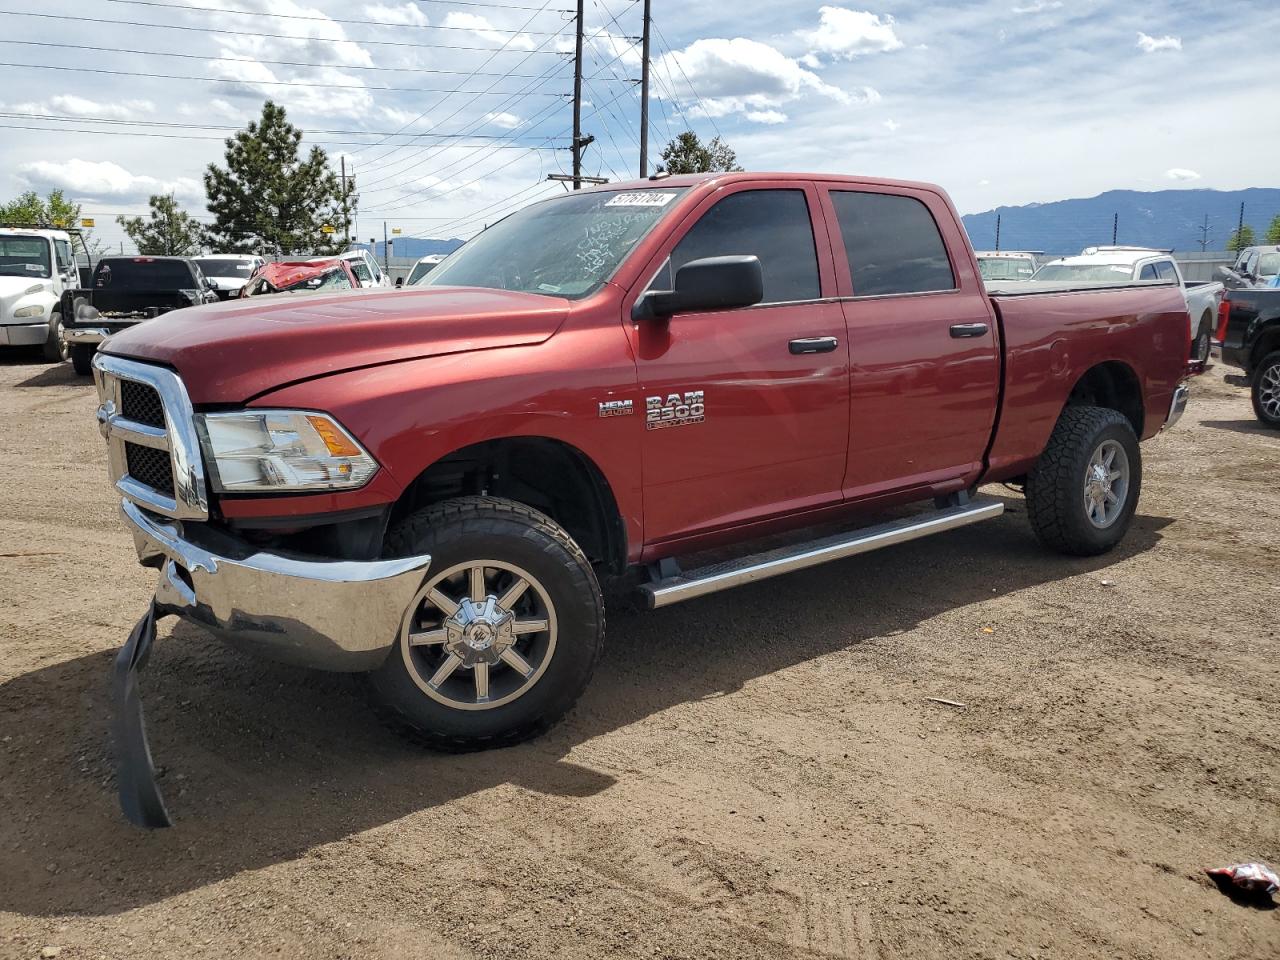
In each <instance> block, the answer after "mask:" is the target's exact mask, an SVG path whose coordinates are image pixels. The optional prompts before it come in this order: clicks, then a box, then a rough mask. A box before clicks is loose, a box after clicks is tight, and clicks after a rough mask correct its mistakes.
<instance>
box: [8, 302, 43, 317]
mask: <svg viewBox="0 0 1280 960" xmlns="http://www.w3.org/2000/svg"><path fill="white" fill-rule="evenodd" d="M13 316H14V319H15V320H21V319H22V318H23V317H43V316H44V307H42V306H41V305H40V304H38V303H37V304H33V305H32V306H29V307H19V308H18V309H17V310H15V311H13Z"/></svg>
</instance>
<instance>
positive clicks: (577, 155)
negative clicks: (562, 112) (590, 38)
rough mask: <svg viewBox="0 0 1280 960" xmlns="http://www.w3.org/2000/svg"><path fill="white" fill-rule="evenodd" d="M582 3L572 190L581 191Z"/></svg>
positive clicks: (576, 59)
mask: <svg viewBox="0 0 1280 960" xmlns="http://www.w3.org/2000/svg"><path fill="white" fill-rule="evenodd" d="M582 2H583V0H578V18H577V22H576V24H575V27H576V29H575V30H574V33H575V34H576V39H575V41H574V44H575V45H574V54H573V189H575V190H581V189H582V148H583V146H584V144H583V142H582Z"/></svg>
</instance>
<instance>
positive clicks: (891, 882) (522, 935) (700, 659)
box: [0, 357, 1280, 960]
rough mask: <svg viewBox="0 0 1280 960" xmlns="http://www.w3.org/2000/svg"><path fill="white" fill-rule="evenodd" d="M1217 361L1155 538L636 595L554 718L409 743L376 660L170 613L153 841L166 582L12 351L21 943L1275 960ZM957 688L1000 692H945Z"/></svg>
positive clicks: (183, 951) (869, 560)
mask: <svg viewBox="0 0 1280 960" xmlns="http://www.w3.org/2000/svg"><path fill="white" fill-rule="evenodd" d="M1221 369H1222V368H1221V367H1219V368H1217V371H1212V372H1210V373H1209V374H1208V375H1206V376H1204V377H1201V378H1200V379H1199V380H1198V381H1197V382H1196V383H1195V386H1194V393H1193V399H1192V402H1191V405H1190V407H1189V409H1188V411H1187V415H1186V417H1185V418H1184V419H1183V421H1182V423H1181V424H1180V425H1179V426H1178V428H1177V429H1176V430H1174V431H1173V432H1171V433H1169V434H1167V435H1163V436H1160V437H1158V438H1157V439H1155V440H1154V441H1152V442H1150V443H1149V444H1147V445H1145V446H1144V451H1145V456H1146V476H1145V491H1144V495H1143V499H1142V502H1141V505H1140V507H1139V517H1138V518H1137V520H1136V522H1135V523H1134V526H1133V528H1132V530H1131V532H1130V534H1129V537H1128V539H1127V541H1126V542H1125V544H1124V545H1123V546H1122V548H1121V549H1119V550H1118V551H1116V552H1115V553H1114V554H1112V555H1111V556H1108V557H1105V558H1101V559H1096V560H1071V559H1064V558H1062V557H1058V556H1054V555H1050V554H1048V553H1046V552H1044V551H1043V550H1041V549H1040V548H1039V547H1038V546H1037V544H1036V543H1035V541H1034V540H1033V538H1032V536H1031V532H1030V530H1029V528H1028V526H1027V524H1026V518H1025V513H1024V510H1023V504H1022V501H1021V499H1020V498H1019V497H1018V495H1017V494H1014V493H1011V492H1009V491H1006V490H1004V489H1003V488H994V489H993V490H992V491H991V492H993V493H996V494H999V495H1002V496H1005V497H1006V499H1007V501H1008V504H1009V508H1010V509H1009V512H1008V514H1006V516H1005V517H1003V518H1002V519H1000V520H998V521H994V522H991V523H988V524H985V525H979V526H976V527H972V528H969V529H967V530H961V531H957V532H954V533H951V534H947V535H944V536H942V537H938V538H935V539H932V540H925V541H921V542H918V543H915V544H911V545H907V546H903V547H897V548H894V549H891V550H888V551H885V552H882V553H878V554H872V555H870V556H866V557H861V558H857V559H853V560H848V561H845V562H841V563H837V564H833V565H829V566H827V567H825V568H820V569H818V570H815V571H810V572H806V573H801V574H795V575H792V576H789V577H784V578H779V579H775V580H771V581H768V582H767V583H764V584H760V585H756V586H753V587H748V588H743V589H740V590H737V591H731V592H728V593H723V594H719V595H717V596H714V597H710V598H707V599H703V600H700V601H695V602H692V603H689V604H685V605H681V606H677V607H675V608H671V609H669V610H667V611H661V612H658V613H647V614H642V613H638V612H633V611H629V610H627V609H622V608H619V609H615V610H613V611H611V621H610V625H609V639H608V651H607V655H606V660H605V662H604V664H603V666H602V668H601V670H600V671H599V672H598V673H597V675H596V679H595V681H594V683H593V685H592V687H591V689H590V690H589V692H588V694H587V696H586V697H585V699H584V700H583V702H582V703H581V704H580V706H579V707H578V709H577V710H576V711H575V712H574V713H573V714H572V715H571V716H570V718H569V719H568V721H567V722H565V723H564V724H562V725H561V726H560V727H558V728H557V729H556V730H555V731H554V732H553V733H552V734H551V735H550V736H548V737H546V738H544V739H542V740H540V741H538V742H535V743H533V744H529V745H526V746H523V747H520V748H516V749H511V750H505V751H497V752H490V753H484V754H477V755H471V756H463V757H455V756H437V755H432V754H426V753H423V752H421V751H419V750H418V749H415V748H413V747H411V746H409V745H407V744H406V743H404V742H402V741H400V740H398V739H397V738H395V737H394V736H393V735H391V734H388V733H387V732H385V731H384V730H383V729H382V728H381V727H380V726H379V725H378V724H377V722H376V721H375V720H374V719H373V717H372V716H371V714H370V713H369V712H368V711H367V709H366V707H365V706H364V703H363V701H362V699H361V697H362V693H361V689H362V688H361V685H360V683H359V681H358V680H356V679H354V678H350V677H340V676H338V677H335V676H326V675H318V674H311V673H307V672H305V671H301V670H294V669H290V668H286V667H280V666H273V665H270V664H265V663H261V662H258V661H255V660H252V659H248V658H245V657H242V656H240V655H237V654H235V653H232V652H231V651H229V650H227V649H225V648H224V647H223V646H221V645H220V644H219V643H218V642H216V641H215V640H213V639H211V638H209V637H208V636H206V635H204V634H202V633H201V632H200V631H198V630H197V629H195V628H192V627H188V626H179V627H176V628H174V627H173V626H172V623H173V621H166V623H165V625H164V626H163V627H162V630H161V638H160V641H159V643H158V645H157V649H156V652H155V655H154V656H153V658H152V662H151V665H150V667H149V669H148V671H147V673H146V675H145V677H144V681H143V687H144V699H145V703H146V707H147V711H148V714H147V715H148V721H149V723H150V727H151V731H152V741H153V748H154V750H155V754H156V758H157V762H158V763H159V764H161V765H162V766H163V768H164V777H163V780H162V781H161V782H162V785H163V787H164V789H165V791H166V793H167V797H168V799H169V803H170V808H171V810H172V812H173V813H174V815H175V817H176V819H177V821H178V825H177V827H176V829H173V830H168V831H161V832H158V833H154V834H146V833H143V832H141V831H138V830H136V829H134V828H132V827H130V826H129V825H128V824H127V823H126V822H125V821H124V819H123V818H122V817H121V815H120V813H119V811H118V809H117V806H116V798H115V793H114V781H113V776H112V766H111V764H112V761H111V748H110V744H109V736H108V719H109V702H108V696H107V692H108V683H107V672H108V666H109V664H110V662H111V658H112V656H113V654H114V652H115V650H116V648H117V647H118V646H119V645H120V644H121V643H122V642H123V641H124V639H125V636H126V635H127V633H128V631H129V629H130V628H131V627H132V625H133V623H134V622H135V620H136V619H137V617H138V616H139V615H140V614H141V613H142V611H143V609H144V606H145V604H146V602H147V599H148V597H149V595H150V592H151V589H152V584H153V581H154V574H153V573H152V572H150V571H147V570H144V569H142V568H140V567H138V566H137V565H136V564H135V562H134V556H133V550H132V545H131V542H130V540H129V538H128V537H127V535H126V534H125V531H124V529H123V527H122V526H121V524H120V523H119V522H118V520H117V519H116V516H115V506H114V504H115V499H114V497H113V496H112V494H111V492H110V490H109V489H108V487H107V485H106V483H105V466H104V457H105V452H104V447H103V444H102V441H101V439H100V438H99V436H98V433H97V430H96V426H95V423H94V419H93V409H94V405H95V400H94V397H93V391H92V387H91V386H90V385H89V383H88V382H87V381H84V380H80V379H78V378H76V377H75V376H74V375H73V374H72V371H71V369H70V367H69V366H67V365H63V366H60V367H46V366H42V365H40V364H38V363H36V362H34V360H28V359H27V358H26V357H22V358H19V359H13V358H8V359H5V360H2V361H0V449H2V450H3V454H4V455H3V457H0V957H4V958H10V957H13V958H33V957H41V956H54V955H58V956H61V957H63V958H67V960H71V958H81V957H93V958H100V957H104V958H132V957H137V956H148V957H182V958H204V957H209V958H223V957H235V956H251V957H258V956H271V957H274V956H283V957H306V958H341V957H351V958H357V957H358V958H436V957H440V958H446V960H454V958H472V957H503V958H506V957H510V958H544V957H545V958H593V960H594V958H599V957H645V958H652V957H659V958H690V960H694V958H697V960H702V958H756V957H770V958H783V957H786V958H790V957H797V958H803V957H851V958H855V957H856V958H859V960H862V958H890V957H912V958H915V957H920V958H942V957H946V958H969V957H973V958H978V957H988V958H995V957H1006V956H1008V957H1021V958H1031V957H1040V958H1072V960H1074V958H1094V957H1116V958H1121V957H1122V958H1162V960H1163V958H1170V957H1197V958H1199V957H1207V958H1226V957H1232V958H1268V957H1277V956H1280V912H1278V911H1267V910H1263V909H1258V908H1255V907H1252V906H1247V905H1243V904H1238V903H1235V902H1233V901H1232V900H1230V899H1228V898H1227V897H1225V896H1224V895H1223V894H1222V893H1220V892H1219V891H1218V890H1217V889H1216V888H1215V887H1214V886H1213V885H1212V884H1211V883H1209V882H1208V881H1207V879H1206V878H1205V877H1204V875H1203V873H1202V871H1203V869H1204V868H1205V867H1210V866H1215V865H1220V864H1227V863H1233V862H1236V861H1240V860H1254V859H1260V860H1263V861H1266V862H1269V863H1271V864H1272V865H1273V866H1280V784H1278V783H1277V773H1278V772H1280V745H1278V744H1277V740H1276V733H1277V730H1280V638H1278V637H1277V629H1278V625H1277V619H1278V618H1277V615H1276V611H1277V609H1278V608H1280V595H1278V592H1280V578H1278V577H1277V570H1278V562H1280V483H1277V478H1278V477H1280V473H1278V469H1280V462H1278V461H1280V434H1275V433H1268V432H1265V431H1263V430H1261V429H1260V428H1259V427H1258V426H1257V425H1256V424H1255V422H1254V420H1253V417H1252V413H1251V410H1250V408H1249V401H1248V397H1247V395H1246V394H1245V392H1244V391H1243V390H1241V389H1238V388H1235V387H1231V386H1228V385H1226V384H1225V383H1224V382H1223V381H1222V379H1221ZM928 697H943V698H947V699H951V700H955V701H959V702H962V703H963V704H965V706H964V707H962V708H956V707H950V706H945V705H941V704H937V703H934V702H931V701H929V700H928V699H926V698H928Z"/></svg>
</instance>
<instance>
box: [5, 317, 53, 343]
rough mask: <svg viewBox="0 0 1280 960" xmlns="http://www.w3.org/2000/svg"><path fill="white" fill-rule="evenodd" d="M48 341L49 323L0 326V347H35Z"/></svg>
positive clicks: (44, 321)
mask: <svg viewBox="0 0 1280 960" xmlns="http://www.w3.org/2000/svg"><path fill="white" fill-rule="evenodd" d="M48 339H49V321H48V320H41V321H40V322H39V323H10V324H5V325H2V326H0V347H35V346H39V345H40V344H42V343H44V342H45V341H46V340H48Z"/></svg>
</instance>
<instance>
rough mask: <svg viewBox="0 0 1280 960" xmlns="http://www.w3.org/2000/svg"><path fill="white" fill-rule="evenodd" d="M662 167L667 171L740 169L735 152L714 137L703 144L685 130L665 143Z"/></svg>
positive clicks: (705, 171)
mask: <svg viewBox="0 0 1280 960" xmlns="http://www.w3.org/2000/svg"><path fill="white" fill-rule="evenodd" d="M662 168H663V169H664V170H665V171H667V173H709V172H712V171H716V172H726V171H736V170H741V169H742V167H740V166H738V157H737V154H735V153H734V152H733V149H732V148H731V147H730V146H729V145H728V144H727V143H725V142H724V141H723V140H721V139H720V138H719V137H716V138H715V139H714V140H712V141H711V142H710V143H709V144H706V145H705V146H704V145H703V143H702V141H701V140H699V139H698V135H697V134H696V133H694V132H693V131H692V130H686V131H685V132H684V133H682V134H680V135H679V136H678V137H676V138H675V139H674V140H672V141H671V142H670V143H668V144H667V145H666V147H665V148H663V151H662Z"/></svg>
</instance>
